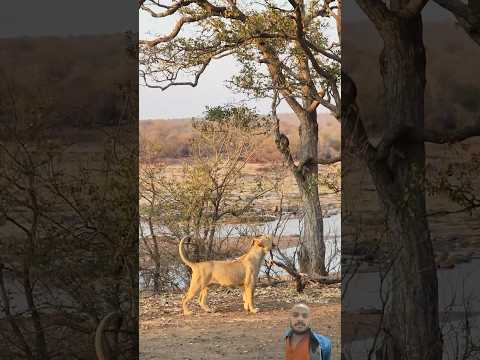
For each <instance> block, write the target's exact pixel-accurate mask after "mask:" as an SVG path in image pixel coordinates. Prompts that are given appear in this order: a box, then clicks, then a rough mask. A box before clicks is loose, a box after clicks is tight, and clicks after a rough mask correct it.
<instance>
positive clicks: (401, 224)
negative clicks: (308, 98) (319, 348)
mask: <svg viewBox="0 0 480 360" xmlns="http://www.w3.org/2000/svg"><path fill="white" fill-rule="evenodd" d="M356 1H357V3H358V5H359V6H360V7H361V9H362V10H363V11H364V12H365V14H366V15H367V16H368V17H369V19H370V20H371V21H372V22H373V24H374V25H375V28H376V30H377V31H378V32H379V34H380V36H381V38H382V40H383V50H382V52H381V55H380V59H379V62H380V71H381V75H382V80H383V91H384V93H383V95H384V105H385V106H384V109H381V110H380V111H381V113H382V114H384V118H382V117H379V118H382V121H384V123H383V126H381V128H383V130H384V135H383V138H382V139H381V141H380V142H379V143H378V144H377V145H375V146H374V145H372V144H373V142H372V141H370V139H369V137H368V134H367V132H366V131H365V127H364V124H363V122H362V119H361V117H360V111H359V108H358V104H357V103H356V95H357V88H356V86H355V83H354V82H353V80H352V79H351V78H350V77H349V76H348V74H342V125H343V126H342V132H343V136H344V139H348V141H347V142H348V144H351V145H353V146H354V148H355V149H357V150H358V149H361V151H360V152H359V153H360V154H361V155H362V156H363V157H364V159H365V161H366V164H367V166H368V168H369V170H370V173H371V175H372V178H373V181H374V183H375V186H376V189H377V192H378V194H379V198H380V199H381V201H382V203H383V207H384V211H385V216H386V224H387V233H388V240H389V242H388V243H389V254H390V256H391V258H390V262H391V264H390V266H391V269H390V272H389V279H390V288H389V296H388V301H387V304H386V309H385V310H386V312H385V322H384V332H383V333H384V345H383V348H382V350H381V353H382V357H383V358H384V359H388V360H397V359H398V360H400V359H402V360H403V359H409V360H414V359H418V360H430V359H431V360H433V359H441V358H442V352H443V343H442V333H441V330H440V326H439V314H438V284H437V276H436V265H435V258H434V252H433V246H432V241H431V237H430V230H429V224H428V217H427V212H426V202H425V181H424V180H425V159H426V157H425V143H426V142H432V143H438V144H441V143H450V142H458V141H462V140H464V139H466V138H469V137H471V136H477V135H479V134H480V126H478V125H476V126H469V127H467V128H463V129H457V130H455V131H453V132H441V133H439V132H435V131H433V130H431V129H427V128H425V121H424V119H425V114H424V94H425V74H426V56H425V46H424V43H423V24H422V16H421V11H422V9H423V8H424V6H425V5H426V4H427V2H428V0H410V1H409V0H391V1H390V2H388V3H389V4H388V6H387V4H386V3H384V2H382V1H377V0H356ZM437 2H438V3H444V4H447V3H450V5H451V4H452V3H456V5H457V6H458V5H459V4H460V2H459V1H447V0H437ZM464 5H465V4H464ZM464 8H465V9H467V8H468V7H467V5H465V6H464ZM462 9H463V7H462ZM465 14H466V13H463V12H462V14H461V15H458V16H457V18H459V17H461V19H463V20H465V19H473V17H469V16H466V15H465ZM472 16H473V15H472ZM463 24H466V22H464V23H463ZM465 26H466V25H465Z"/></svg>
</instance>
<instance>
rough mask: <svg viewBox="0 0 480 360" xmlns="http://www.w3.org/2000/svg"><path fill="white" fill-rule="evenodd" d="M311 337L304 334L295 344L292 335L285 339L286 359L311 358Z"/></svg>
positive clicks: (300, 359)
mask: <svg viewBox="0 0 480 360" xmlns="http://www.w3.org/2000/svg"><path fill="white" fill-rule="evenodd" d="M309 349H310V337H309V336H304V337H303V339H302V340H300V342H299V343H298V344H296V345H295V346H293V345H292V344H291V337H287V338H286V339H285V360H310V355H309V353H310V350H309Z"/></svg>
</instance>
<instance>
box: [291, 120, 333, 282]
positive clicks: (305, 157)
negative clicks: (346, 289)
mask: <svg viewBox="0 0 480 360" xmlns="http://www.w3.org/2000/svg"><path fill="white" fill-rule="evenodd" d="M299 133H300V154H299V157H300V162H299V166H298V170H297V172H296V173H295V179H296V181H297V184H298V188H299V190H300V195H301V198H302V206H303V234H302V241H301V246H300V253H299V264H300V272H303V273H306V274H310V275H325V274H326V269H325V243H324V241H323V216H322V208H321V206H320V199H319V193H318V123H317V112H316V111H311V112H308V113H306V114H305V116H304V117H303V118H301V119H300V129H299Z"/></svg>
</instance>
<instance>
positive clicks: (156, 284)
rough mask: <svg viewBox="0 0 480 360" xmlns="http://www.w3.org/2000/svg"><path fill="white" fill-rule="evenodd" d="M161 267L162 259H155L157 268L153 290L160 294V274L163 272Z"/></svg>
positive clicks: (154, 272) (154, 271)
mask: <svg viewBox="0 0 480 360" xmlns="http://www.w3.org/2000/svg"><path fill="white" fill-rule="evenodd" d="M161 271H162V270H161V267H160V259H159V258H157V259H155V269H154V270H153V292H154V293H155V294H160V280H161V279H160V274H161Z"/></svg>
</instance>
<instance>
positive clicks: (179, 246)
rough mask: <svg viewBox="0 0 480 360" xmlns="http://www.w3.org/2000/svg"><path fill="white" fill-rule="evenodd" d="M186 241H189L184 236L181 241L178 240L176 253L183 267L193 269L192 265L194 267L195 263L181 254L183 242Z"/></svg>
mask: <svg viewBox="0 0 480 360" xmlns="http://www.w3.org/2000/svg"><path fill="white" fill-rule="evenodd" d="M187 239H189V237H188V236H185V237H184V238H183V239H182V240H180V244H179V245H178V253H179V254H180V258H181V259H182V261H183V262H184V263H185V265H187V266H190V267H193V265H195V263H194V262H191V261H190V260H188V258H187V256H186V255H185V253H184V252H183V242H184V241H185V240H187Z"/></svg>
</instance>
